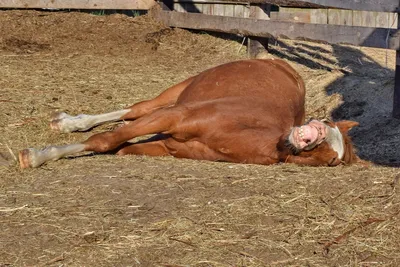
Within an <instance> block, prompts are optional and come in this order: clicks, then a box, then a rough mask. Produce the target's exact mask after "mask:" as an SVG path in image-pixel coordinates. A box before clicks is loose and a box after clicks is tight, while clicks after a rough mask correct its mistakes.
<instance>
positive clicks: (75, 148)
mask: <svg viewBox="0 0 400 267" xmlns="http://www.w3.org/2000/svg"><path fill="white" fill-rule="evenodd" d="M83 151H85V145H84V144H72V145H65V146H49V147H46V148H44V149H42V150H39V149H34V148H30V149H29V162H30V166H31V167H34V168H35V167H38V166H40V165H42V164H43V163H45V162H46V161H49V160H58V159H60V158H62V157H65V156H68V155H72V154H75V153H79V152H83Z"/></svg>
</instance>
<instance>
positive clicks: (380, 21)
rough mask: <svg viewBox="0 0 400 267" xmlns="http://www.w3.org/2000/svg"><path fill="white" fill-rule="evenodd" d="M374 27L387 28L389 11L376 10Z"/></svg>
mask: <svg viewBox="0 0 400 267" xmlns="http://www.w3.org/2000/svg"><path fill="white" fill-rule="evenodd" d="M375 27H377V28H389V27H390V24H389V13H387V12H376V17H375Z"/></svg>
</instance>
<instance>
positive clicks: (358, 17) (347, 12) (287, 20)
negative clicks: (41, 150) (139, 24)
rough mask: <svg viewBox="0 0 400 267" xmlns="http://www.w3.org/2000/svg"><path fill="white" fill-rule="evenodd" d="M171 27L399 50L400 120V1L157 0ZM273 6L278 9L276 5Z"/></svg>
mask: <svg viewBox="0 0 400 267" xmlns="http://www.w3.org/2000/svg"><path fill="white" fill-rule="evenodd" d="M159 1H161V2H160V4H161V6H162V7H163V10H161V9H152V11H151V14H152V15H153V16H154V17H155V18H156V19H158V20H159V21H161V22H163V23H164V24H166V25H168V26H171V27H180V28H188V29H199V30H209V31H218V32H227V33H234V34H241V35H244V36H248V37H252V40H255V43H257V42H259V41H260V40H266V38H268V37H271V36H272V37H275V38H279V37H285V38H290V39H308V40H316V41H325V42H329V43H336V44H340V43H346V44H353V45H357V46H369V47H376V48H386V49H394V50H396V70H395V89H394V97H393V98H394V101H393V116H394V117H396V118H400V30H399V20H398V19H397V14H398V12H400V9H399V5H400V3H399V0H159ZM154 5H155V2H154V0H0V8H56V9H74V8H75V9H128V10H135V9H136V10H148V9H150V8H152V7H153V6H154ZM272 5H274V6H272Z"/></svg>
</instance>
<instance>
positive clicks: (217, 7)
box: [213, 4, 224, 16]
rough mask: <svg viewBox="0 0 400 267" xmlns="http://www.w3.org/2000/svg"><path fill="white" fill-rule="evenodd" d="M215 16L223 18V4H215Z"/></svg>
mask: <svg viewBox="0 0 400 267" xmlns="http://www.w3.org/2000/svg"><path fill="white" fill-rule="evenodd" d="M213 14H214V15H216V16H223V15H224V5H223V4H215V5H214V12H213Z"/></svg>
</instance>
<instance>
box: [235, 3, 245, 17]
mask: <svg viewBox="0 0 400 267" xmlns="http://www.w3.org/2000/svg"><path fill="white" fill-rule="evenodd" d="M244 9H245V7H244V6H243V5H235V6H234V16H235V17H237V18H244Z"/></svg>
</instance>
